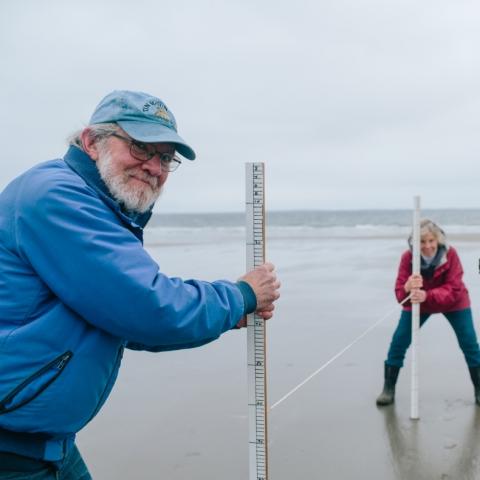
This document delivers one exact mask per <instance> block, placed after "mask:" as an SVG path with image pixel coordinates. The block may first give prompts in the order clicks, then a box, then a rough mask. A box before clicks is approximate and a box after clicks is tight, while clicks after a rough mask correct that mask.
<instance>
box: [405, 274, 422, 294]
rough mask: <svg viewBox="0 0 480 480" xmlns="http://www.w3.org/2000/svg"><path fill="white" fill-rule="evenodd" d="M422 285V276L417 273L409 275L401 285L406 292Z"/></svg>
mask: <svg viewBox="0 0 480 480" xmlns="http://www.w3.org/2000/svg"><path fill="white" fill-rule="evenodd" d="M422 287H423V278H422V276H421V275H419V274H415V275H410V276H409V277H408V280H407V281H406V282H405V285H404V286H403V288H404V290H405V291H406V292H407V293H410V292H411V291H412V290H413V289H418V288H422Z"/></svg>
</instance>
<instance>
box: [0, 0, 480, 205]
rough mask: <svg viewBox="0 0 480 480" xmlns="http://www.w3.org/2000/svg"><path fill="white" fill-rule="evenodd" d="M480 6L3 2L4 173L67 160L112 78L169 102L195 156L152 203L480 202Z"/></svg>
mask: <svg viewBox="0 0 480 480" xmlns="http://www.w3.org/2000/svg"><path fill="white" fill-rule="evenodd" d="M479 25H480V3H479V2H477V1H473V0H472V1H467V0H431V1H428V0H423V1H422V2H418V0H313V1H303V0H297V1H295V2H286V1H283V0H267V1H262V0H255V1H253V0H243V1H241V2H235V1H233V0H231V1H204V0H175V1H169V2H167V1H162V0H159V1H154V0H135V1H124V0H106V1H105V0H104V1H98V0H90V1H89V0H82V1H78V0H77V1H68V0H58V1H57V0H43V1H40V0H2V1H1V2H0V76H1V89H0V102H1V106H2V108H1V109H0V124H1V128H0V140H1V148H2V162H1V166H2V168H1V170H0V187H1V188H3V187H4V186H5V185H6V184H7V183H8V182H9V181H10V180H11V179H12V178H13V177H15V176H16V175H18V174H19V173H20V172H22V171H23V170H25V169H26V168H28V167H30V166H32V165H34V164H36V163H38V162H40V161H43V160H47V159H50V158H55V157H58V156H62V155H63V153H64V152H65V150H66V143H65V139H66V137H67V136H68V135H69V134H70V133H72V132H73V131H75V130H76V129H79V128H82V127H83V126H85V125H86V124H87V122H88V120H89V118H90V115H91V113H92V111H93V109H94V108H95V106H96V104H97V103H98V102H99V101H100V99H101V98H102V97H103V96H104V95H106V94H107V93H109V92H110V91H111V90H114V89H132V90H142V91H146V92H149V93H152V94H154V95H156V96H158V97H160V98H161V99H162V100H164V102H165V103H166V104H167V105H168V106H169V108H170V109H171V110H172V111H173V112H174V114H175V116H176V118H177V122H178V125H179V133H180V134H181V135H182V136H183V137H184V138H185V139H186V140H187V141H188V142H189V143H190V144H191V145H192V146H193V148H194V149H195V150H196V152H197V155H198V158H197V160H196V161H194V162H188V161H185V165H182V166H181V168H180V169H179V170H178V171H177V172H175V173H174V174H172V175H171V177H170V179H169V181H168V183H167V186H166V187H167V188H166V191H165V194H164V196H163V197H162V199H161V200H160V201H159V202H158V204H157V207H156V209H157V210H160V209H163V210H165V211H168V212H186V211H230V210H236V211H241V210H243V208H244V162H246V161H264V162H266V181H267V185H266V191H267V208H269V209H271V210H280V209H350V208H352V209H354V208H410V207H411V205H412V196H413V195H416V194H419V195H421V196H422V204H423V205H424V206H425V207H429V208H437V207H468V208H479V207H480V166H479V165H480V163H479V160H480V125H479V118H480V88H479V85H480V27H479Z"/></svg>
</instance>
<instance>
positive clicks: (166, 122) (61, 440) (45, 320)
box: [0, 91, 280, 480]
mask: <svg viewBox="0 0 480 480" xmlns="http://www.w3.org/2000/svg"><path fill="white" fill-rule="evenodd" d="M176 152H178V153H179V154H180V155H182V156H183V157H185V158H187V159H189V160H193V159H194V158H195V153H194V151H193V150H192V149H191V148H190V146H189V145H188V144H187V143H186V142H185V141H184V140H183V139H182V138H181V137H180V136H179V135H178V133H177V126H176V122H175V118H174V116H173V114H172V112H171V111H170V110H169V109H168V108H167V107H166V105H165V104H164V103H163V102H162V101H161V100H160V99H158V98H155V97H153V96H151V95H148V94H145V93H141V92H131V91H114V92H112V93H111V94H109V95H107V96H106V97H105V98H104V99H103V100H102V101H101V102H100V104H99V105H98V106H97V108H96V110H95V112H94V113H93V116H92V118H91V120H90V123H89V126H87V127H86V128H85V129H84V130H82V131H81V132H80V133H79V134H78V135H76V136H74V137H73V138H72V140H71V145H70V148H69V150H68V151H67V153H66V155H65V157H64V158H63V159H58V160H53V161H49V162H45V163H42V164H40V165H37V166H36V167H34V168H32V169H31V170H29V171H27V172H25V173H24V174H22V175H20V176H19V177H18V178H16V179H15V180H13V182H12V183H10V185H8V186H7V188H6V189H5V190H4V192H3V193H2V194H1V195H0V479H1V478H8V479H14V478H15V479H27V478H32V479H33V478H34V479H36V480H40V479H42V480H43V479H53V478H56V479H62V480H88V479H90V478H91V477H90V475H89V473H88V471H87V468H86V466H85V465H84V463H83V460H82V458H81V456H80V454H79V452H78V450H77V449H76V447H75V444H74V439H75V433H76V432H78V431H79V430H80V429H81V428H82V427H83V426H84V425H85V424H86V423H88V422H89V421H90V420H91V419H92V418H93V417H94V416H95V415H96V413H97V412H98V411H99V409H100V408H101V406H102V405H103V403H104V402H105V400H106V398H107V397H108V395H109V393H110V391H111V389H112V387H113V384H114V382H115V378H116V376H117V372H118V368H119V365H120V360H121V357H122V353H123V349H124V347H127V348H131V349H134V350H149V351H165V350H175V349H182V348H191V347H196V346H200V345H203V344H206V343H208V342H210V341H212V340H215V339H216V338H218V337H219V336H220V335H221V334H222V333H224V332H226V331H227V330H230V329H232V328H236V327H241V326H244V316H245V315H246V314H247V313H251V312H253V311H256V312H257V313H258V314H259V315H261V316H262V317H263V318H265V319H268V318H271V316H272V313H273V308H274V306H273V303H274V301H275V300H276V299H277V298H278V297H279V292H278V289H279V286H280V284H279V282H278V281H277V279H276V276H275V273H274V267H273V265H271V264H265V265H263V266H261V267H259V268H257V269H255V270H253V271H251V272H249V273H247V274H246V275H244V276H243V277H242V278H241V279H240V281H238V282H237V283H232V282H228V281H216V282H212V283H209V282H204V281H199V280H188V281H183V280H182V279H180V278H168V277H166V276H165V275H164V274H162V273H161V271H160V270H159V266H158V265H157V264H156V263H155V261H154V260H153V259H152V258H151V257H150V256H149V254H148V253H147V252H146V251H145V250H144V248H143V246H142V232H143V227H145V225H146V223H147V221H148V220H149V218H150V216H151V213H152V206H153V204H154V202H155V200H156V199H157V198H158V196H159V194H160V192H161V190H162V187H163V185H164V184H165V182H166V181H167V179H168V176H169V174H170V172H172V171H173V170H175V169H176V168H177V166H178V165H179V164H180V159H179V158H178V157H177V156H176Z"/></svg>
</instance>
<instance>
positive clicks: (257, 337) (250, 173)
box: [245, 162, 268, 480]
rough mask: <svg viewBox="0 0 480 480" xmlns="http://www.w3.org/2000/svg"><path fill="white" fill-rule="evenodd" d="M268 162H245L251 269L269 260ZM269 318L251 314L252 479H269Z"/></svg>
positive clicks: (248, 333) (249, 397) (248, 354)
mask: <svg viewBox="0 0 480 480" xmlns="http://www.w3.org/2000/svg"><path fill="white" fill-rule="evenodd" d="M264 175H265V165H264V164H263V163H261V162H257V163H246V164H245V177H246V178H245V179H246V190H245V213H246V248H247V251H246V254H247V255H246V257H247V271H250V270H253V269H254V268H255V267H258V266H259V265H262V264H263V263H265V200H264V198H265V192H264V187H265V176H264ZM265 337H266V332H265V320H264V319H263V318H262V317H260V316H258V315H256V314H254V313H251V314H250V315H247V376H248V424H249V428H248V430H249V433H248V441H249V459H250V464H249V465H250V467H249V477H248V478H249V480H268V441H267V374H266V353H265Z"/></svg>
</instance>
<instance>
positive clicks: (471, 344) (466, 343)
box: [385, 308, 480, 367]
mask: <svg viewBox="0 0 480 480" xmlns="http://www.w3.org/2000/svg"><path fill="white" fill-rule="evenodd" d="M430 315H431V314H430V313H424V314H421V315H420V326H422V325H423V324H424V323H425V322H426V321H427V320H428V318H429V317H430ZM443 315H444V316H445V317H446V319H447V320H448V321H449V323H450V325H451V326H452V328H453V331H454V332H455V335H456V336H457V340H458V344H459V345H460V348H461V349H462V352H463V355H464V356H465V361H466V362H467V365H468V366H469V367H478V366H480V349H479V348H478V341H477V335H476V333H475V327H474V326H473V318H472V310H471V309H470V308H466V309H465V310H457V311H455V312H447V313H444V314H443ZM411 341H412V312H409V311H407V310H402V314H401V316H400V320H399V322H398V325H397V328H396V330H395V332H394V334H393V337H392V342H391V343H390V348H389V350H388V355H387V360H386V361H385V363H386V364H387V365H392V366H396V367H403V360H404V358H405V353H406V352H407V349H408V347H409V346H410V342H411Z"/></svg>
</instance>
